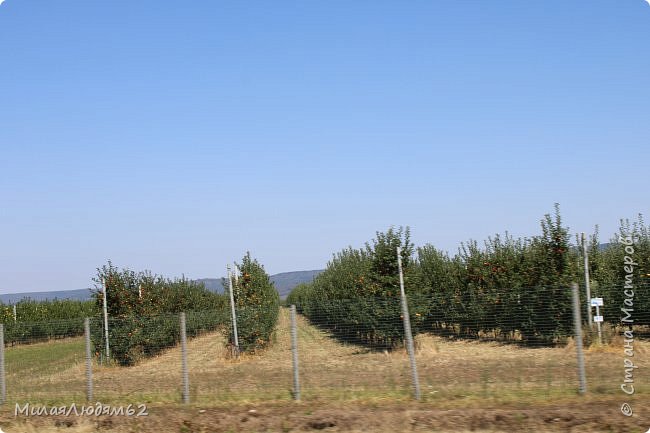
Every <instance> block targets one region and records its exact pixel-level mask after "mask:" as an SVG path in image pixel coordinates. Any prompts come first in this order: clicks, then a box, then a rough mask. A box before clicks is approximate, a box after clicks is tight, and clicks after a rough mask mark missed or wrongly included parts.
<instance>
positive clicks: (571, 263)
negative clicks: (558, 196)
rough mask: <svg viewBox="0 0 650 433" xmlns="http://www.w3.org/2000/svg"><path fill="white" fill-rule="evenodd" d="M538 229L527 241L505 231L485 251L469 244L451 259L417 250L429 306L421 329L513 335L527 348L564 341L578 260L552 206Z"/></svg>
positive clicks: (427, 248) (425, 249)
mask: <svg viewBox="0 0 650 433" xmlns="http://www.w3.org/2000/svg"><path fill="white" fill-rule="evenodd" d="M541 231H542V234H541V235H539V236H534V237H532V238H524V239H521V238H519V239H515V238H513V237H512V236H510V235H509V234H508V233H507V232H506V234H505V235H504V236H503V237H502V236H500V235H496V236H495V237H490V238H488V240H487V241H485V242H484V245H483V248H481V247H479V245H478V243H477V242H476V241H469V242H467V243H464V244H461V248H460V249H459V252H458V254H456V255H455V256H454V257H452V258H450V257H449V256H448V255H447V254H444V253H442V252H440V251H437V250H436V249H435V248H434V247H432V246H425V247H423V248H420V249H419V250H418V266H417V272H418V278H417V280H418V284H419V285H420V287H421V291H422V293H423V294H425V295H427V296H425V298H428V299H430V300H431V305H430V307H429V309H428V312H427V317H426V322H427V323H426V327H427V328H428V329H431V328H433V329H446V330H450V329H453V330H454V332H455V333H457V334H459V335H462V336H472V337H477V336H479V334H481V333H486V332H490V333H493V334H494V333H497V334H501V335H505V336H507V335H514V333H515V332H518V333H519V334H521V336H522V337H523V339H524V341H525V342H527V343H531V344H532V343H535V344H538V343H540V342H542V343H551V342H553V341H555V340H556V339H558V338H562V337H565V336H567V335H569V334H570V332H571V329H572V328H571V326H572V315H571V314H572V310H571V294H570V291H569V289H568V288H569V287H570V284H571V282H572V281H576V279H577V278H578V276H579V269H578V266H577V262H578V260H577V258H578V256H577V252H576V250H575V249H574V248H571V245H570V244H569V233H568V229H567V228H565V227H563V225H562V220H561V217H560V213H559V208H558V207H557V206H556V209H555V215H554V216H551V215H545V216H544V218H543V219H542V221H541Z"/></svg>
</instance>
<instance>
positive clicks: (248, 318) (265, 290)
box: [224, 253, 280, 352]
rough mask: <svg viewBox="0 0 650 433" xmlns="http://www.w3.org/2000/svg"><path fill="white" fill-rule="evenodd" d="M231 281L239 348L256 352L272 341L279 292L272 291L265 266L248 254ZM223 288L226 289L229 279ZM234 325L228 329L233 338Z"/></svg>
mask: <svg viewBox="0 0 650 433" xmlns="http://www.w3.org/2000/svg"><path fill="white" fill-rule="evenodd" d="M236 272H237V278H235V279H234V281H233V296H234V299H235V309H236V312H237V330H238V339H239V349H240V350H241V351H248V352H251V351H255V350H258V349H263V348H265V347H267V346H268V345H269V343H270V342H271V337H272V334H273V331H274V330H275V326H276V324H277V321H278V315H279V313H280V295H279V294H278V291H277V290H275V287H274V286H273V283H272V282H271V279H270V277H269V275H268V274H267V273H266V271H264V267H263V266H262V265H261V264H260V263H259V262H258V261H257V260H255V259H253V258H251V255H250V253H246V255H245V256H244V257H243V259H242V262H241V264H238V265H237V271H236ZM224 287H226V288H227V290H229V284H228V282H227V281H226V282H224ZM232 332H233V328H232V326H230V327H229V328H228V340H229V341H230V342H231V343H232V342H233V341H234V336H233V333H232Z"/></svg>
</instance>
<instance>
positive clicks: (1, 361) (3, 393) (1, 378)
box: [0, 323, 7, 404]
mask: <svg viewBox="0 0 650 433" xmlns="http://www.w3.org/2000/svg"><path fill="white" fill-rule="evenodd" d="M6 399H7V382H6V377H5V325H3V324H2V323H0V404H4V402H5V401H6Z"/></svg>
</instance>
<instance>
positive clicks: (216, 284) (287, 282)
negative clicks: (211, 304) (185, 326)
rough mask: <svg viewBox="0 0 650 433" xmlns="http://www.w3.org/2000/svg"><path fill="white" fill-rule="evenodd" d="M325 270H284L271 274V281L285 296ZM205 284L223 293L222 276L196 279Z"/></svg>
mask: <svg viewBox="0 0 650 433" xmlns="http://www.w3.org/2000/svg"><path fill="white" fill-rule="evenodd" d="M321 272H323V271H322V270H314V271H295V272H282V273H280V274H275V275H271V281H272V282H273V285H275V288H276V289H277V290H278V293H279V294H280V297H281V298H285V297H286V296H287V295H288V294H289V292H291V291H292V290H293V288H294V287H296V286H297V285H298V284H302V283H311V282H312V281H313V280H314V277H316V275H318V274H320V273H321ZM196 281H198V282H200V283H203V284H204V285H205V288H206V289H208V290H212V291H213V292H217V293H223V292H224V289H223V285H222V284H221V278H200V279H198V280H196Z"/></svg>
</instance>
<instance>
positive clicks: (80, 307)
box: [0, 298, 96, 343]
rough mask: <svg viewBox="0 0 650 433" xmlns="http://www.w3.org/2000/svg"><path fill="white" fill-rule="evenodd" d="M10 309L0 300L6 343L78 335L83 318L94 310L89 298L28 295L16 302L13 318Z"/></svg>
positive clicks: (80, 333)
mask: <svg viewBox="0 0 650 433" xmlns="http://www.w3.org/2000/svg"><path fill="white" fill-rule="evenodd" d="M13 311H14V310H13V305H4V304H2V303H0V323H3V324H4V325H5V340H6V341H7V342H9V343H18V342H20V343H29V342H34V341H43V340H48V339H52V338H64V337H74V336H78V335H82V334H83V318H85V317H91V316H93V315H94V314H95V313H96V310H95V306H94V303H93V302H91V301H75V300H69V299H63V300H59V299H54V300H52V301H34V300H32V299H29V298H25V299H23V300H21V301H20V302H18V303H17V304H16V317H15V320H14V313H13Z"/></svg>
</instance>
